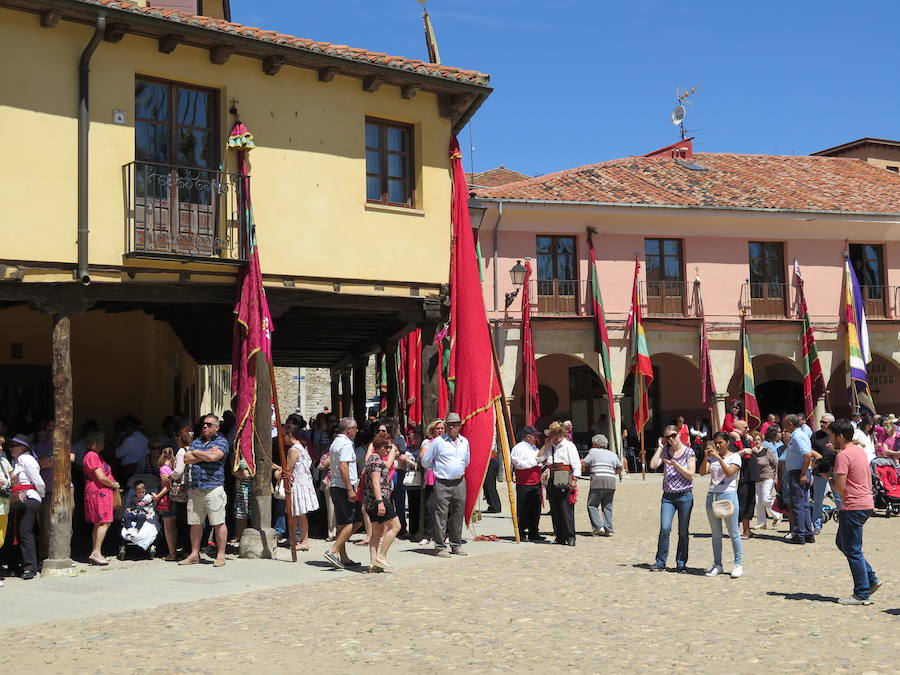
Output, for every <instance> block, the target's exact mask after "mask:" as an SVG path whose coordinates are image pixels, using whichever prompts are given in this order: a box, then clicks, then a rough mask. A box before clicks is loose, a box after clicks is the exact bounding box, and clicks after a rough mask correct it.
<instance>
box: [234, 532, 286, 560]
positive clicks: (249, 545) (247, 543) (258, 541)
mask: <svg viewBox="0 0 900 675" xmlns="http://www.w3.org/2000/svg"><path fill="white" fill-rule="evenodd" d="M277 548H278V537H277V535H276V534H275V530H274V529H272V528H270V527H269V528H264V529H261V530H257V529H254V528H252V527H247V528H245V529H244V532H243V533H242V534H241V544H240V548H239V553H238V555H239V557H241V558H251V559H258V558H274V557H275V551H276V550H277Z"/></svg>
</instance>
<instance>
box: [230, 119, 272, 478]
mask: <svg viewBox="0 0 900 675" xmlns="http://www.w3.org/2000/svg"><path fill="white" fill-rule="evenodd" d="M228 145H229V147H231V148H236V149H237V152H238V173H239V174H240V175H241V176H246V175H247V169H248V167H247V151H248V150H252V149H253V148H254V147H255V146H254V144H253V136H252V134H250V132H249V131H248V130H247V128H246V127H245V126H244V125H243V124H241V123H240V122H238V123H237V124H236V125H235V127H234V129H233V130H232V132H231V137H230V138H229V141H228ZM241 180H242V189H241V191H240V193H239V197H240V200H241V204H240V208H241V211H242V212H243V214H244V218H245V222H246V223H247V229H248V231H249V232H248V234H249V242H248V245H249V260H248V262H247V264H245V265H243V266H241V270H240V273H239V275H238V282H237V301H236V302H235V307H234V313H235V322H234V334H233V339H232V352H231V397H232V401H233V403H232V405H233V406H234V412H235V416H236V417H237V422H236V424H237V431H236V432H235V438H234V448H235V453H234V465H235V468H237V466H238V464H239V463H240V460H241V458H243V459H244V461H245V462H246V463H247V466H248V467H249V469H250V473H251V474H254V473H255V472H256V459H255V456H254V452H253V444H254V438H255V437H256V436H257V434H256V433H255V420H256V409H257V406H258V405H263V406H266V407H269V406H271V405H272V401H271V399H270V398H269V397H268V396H269V395H270V394H271V392H268V394H267V395H266V399H267V400H262V401H260V400H258V399H259V397H258V396H257V386H256V384H257V383H256V372H257V364H256V359H258V358H264V359H266V362H267V363H268V362H271V360H272V331H273V330H275V326H274V325H273V323H272V315H271V314H270V312H269V303H268V301H267V300H266V291H265V288H264V287H263V282H262V272H261V270H260V265H259V253H258V251H257V248H256V230H255V225H254V223H253V205H252V202H251V200H250V182H249V180H248V179H247V178H242V179H241ZM273 384H274V383H273ZM259 435H261V437H263V438H266V439H269V438H271V433H270V430H269V429H268V428H267V429H265V430H264V431H263V430H260V434H259Z"/></svg>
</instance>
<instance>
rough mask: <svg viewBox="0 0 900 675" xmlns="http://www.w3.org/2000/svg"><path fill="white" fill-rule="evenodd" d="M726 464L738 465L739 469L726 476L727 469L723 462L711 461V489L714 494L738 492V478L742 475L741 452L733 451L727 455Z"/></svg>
mask: <svg viewBox="0 0 900 675" xmlns="http://www.w3.org/2000/svg"><path fill="white" fill-rule="evenodd" d="M723 461H724V462H725V464H728V465H731V466H736V467H738V470H737V471H735V472H734V473H733V474H731V476H729V477H727V478H726V476H725V469H723V468H722V462H720V461H719V460H714V461H712V462H710V463H709V491H710V492H712V493H713V494H724V493H725V492H737V484H738V478H739V477H740V475H741V472H740V466H741V453H739V452H732V453H731V454H729V455H728V457H725V458H724V460H723Z"/></svg>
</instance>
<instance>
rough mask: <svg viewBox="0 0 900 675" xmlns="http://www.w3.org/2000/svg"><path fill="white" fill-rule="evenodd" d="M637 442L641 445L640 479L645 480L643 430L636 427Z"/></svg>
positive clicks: (645, 454) (645, 452) (645, 457)
mask: <svg viewBox="0 0 900 675" xmlns="http://www.w3.org/2000/svg"><path fill="white" fill-rule="evenodd" d="M638 443H639V444H640V446H641V480H647V464H646V459H647V451H646V450H644V430H643V428H641V429H638Z"/></svg>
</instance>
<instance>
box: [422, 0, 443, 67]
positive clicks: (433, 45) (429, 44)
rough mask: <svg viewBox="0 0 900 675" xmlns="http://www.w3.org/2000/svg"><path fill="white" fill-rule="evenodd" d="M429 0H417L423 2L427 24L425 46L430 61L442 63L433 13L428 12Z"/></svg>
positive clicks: (425, 22) (423, 14)
mask: <svg viewBox="0 0 900 675" xmlns="http://www.w3.org/2000/svg"><path fill="white" fill-rule="evenodd" d="M426 1H427V0H417V2H419V3H421V4H422V22H423V23H424V24H425V48H426V49H427V50H428V62H429V63H436V64H438V65H440V63H441V53H440V52H439V51H438V46H437V38H436V37H435V35H434V26H433V25H432V24H431V15H429V14H428V7H427V5H426V4H425V3H426Z"/></svg>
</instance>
